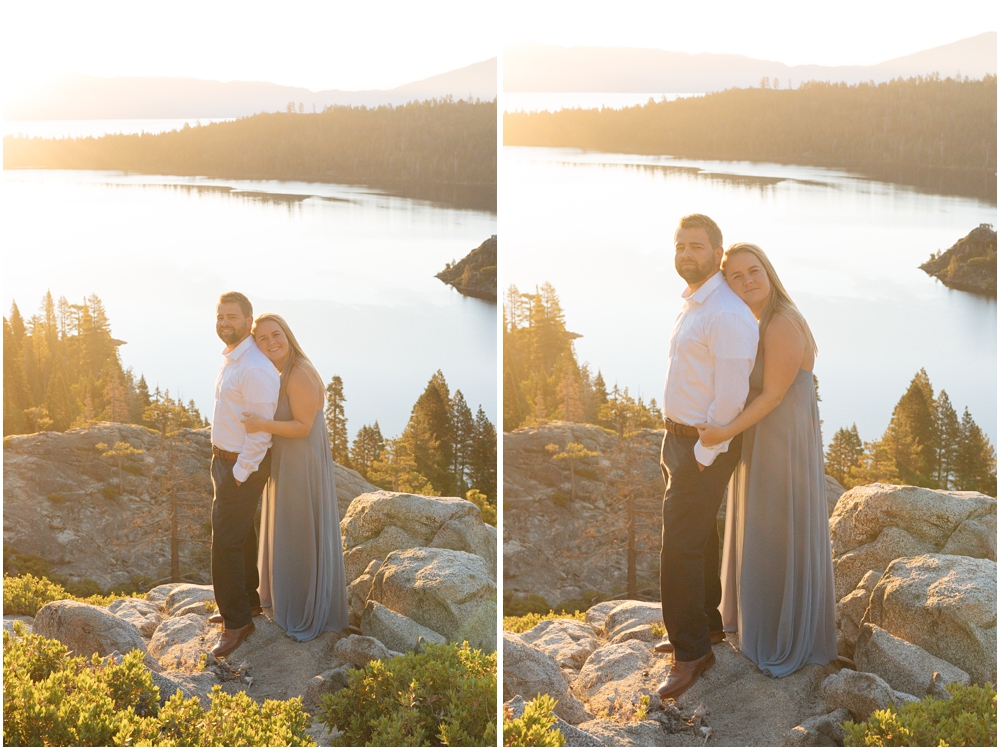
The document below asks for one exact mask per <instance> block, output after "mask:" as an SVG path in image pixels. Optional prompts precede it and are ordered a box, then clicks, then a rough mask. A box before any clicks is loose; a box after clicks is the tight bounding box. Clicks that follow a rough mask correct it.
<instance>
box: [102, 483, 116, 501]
mask: <svg viewBox="0 0 1000 750" xmlns="http://www.w3.org/2000/svg"><path fill="white" fill-rule="evenodd" d="M101 494H102V495H103V496H104V499H105V500H114V499H115V498H116V497H118V490H116V489H115V488H114V487H112V486H111V485H110V484H106V485H104V486H103V487H101Z"/></svg>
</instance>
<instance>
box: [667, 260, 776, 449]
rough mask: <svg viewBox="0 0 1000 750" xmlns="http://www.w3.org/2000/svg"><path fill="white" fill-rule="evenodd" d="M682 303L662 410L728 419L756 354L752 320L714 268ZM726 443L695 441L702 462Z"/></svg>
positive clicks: (742, 397) (739, 404)
mask: <svg viewBox="0 0 1000 750" xmlns="http://www.w3.org/2000/svg"><path fill="white" fill-rule="evenodd" d="M681 298H682V299H683V300H684V307H683V308H682V309H681V312H680V314H679V315H678V316H677V320H676V321H675V322H674V329H673V331H671V332H670V357H669V360H668V364H667V382H666V385H665V386H664V388H663V416H664V417H666V418H667V419H669V420H671V421H672V422H679V423H680V424H686V425H695V424H703V423H709V424H717V425H726V424H729V423H730V422H732V421H733V420H734V419H735V418H736V416H737V415H738V414H739V413H740V412H741V411H743V406H744V404H745V403H746V399H747V393H748V392H749V390H750V371H751V370H752V369H753V363H754V360H755V359H756V357H757V339H758V335H759V334H758V331H757V320H756V318H754V316H753V313H752V312H750V308H749V307H747V306H746V303H744V302H743V300H741V299H740V298H739V297H738V296H736V292H734V291H733V290H732V289H730V288H729V285H728V284H727V283H726V282H725V279H723V278H722V272H721V271H720V272H718V273H716V274H715V275H714V276H712V277H711V278H710V279H708V281H706V282H705V283H704V284H702V285H701V286H700V287H698V289H697V290H695V292H694V293H693V294H691V293H690V292H689V291H688V290H687V288H685V290H684V292H683V293H682V294H681ZM728 449H729V441H728V440H727V441H726V442H724V443H719V444H718V445H713V446H711V447H708V446H705V445H702V443H701V440H699V441H698V442H697V443H696V444H695V446H694V456H695V458H696V459H698V463H700V464H701V465H702V466H711V465H712V462H713V461H715V458H716V456H718V455H719V454H721V453H725V452H726V451H727V450H728Z"/></svg>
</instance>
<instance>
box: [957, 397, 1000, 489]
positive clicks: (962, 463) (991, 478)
mask: <svg viewBox="0 0 1000 750" xmlns="http://www.w3.org/2000/svg"><path fill="white" fill-rule="evenodd" d="M955 485H956V487H957V489H960V490H975V491H977V492H982V493H984V494H986V495H990V496H991V497H996V495H997V454H996V451H995V450H994V449H993V446H992V445H990V441H989V438H987V437H986V434H985V433H984V432H983V431H982V430H981V429H980V427H979V425H977V424H976V423H975V421H973V419H972V415H971V414H969V410H968V409H965V411H964V412H963V413H962V423H961V425H960V437H959V447H958V453H957V455H956V457H955Z"/></svg>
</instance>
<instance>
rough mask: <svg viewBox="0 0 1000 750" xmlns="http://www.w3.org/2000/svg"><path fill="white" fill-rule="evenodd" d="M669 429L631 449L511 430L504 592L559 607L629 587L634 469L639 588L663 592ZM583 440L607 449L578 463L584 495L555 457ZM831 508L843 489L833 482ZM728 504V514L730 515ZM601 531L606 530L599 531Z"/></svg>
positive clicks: (595, 434)
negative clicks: (622, 489) (626, 497)
mask: <svg viewBox="0 0 1000 750" xmlns="http://www.w3.org/2000/svg"><path fill="white" fill-rule="evenodd" d="M662 441H663V430H648V429H647V430H641V431H640V432H639V433H638V434H637V435H636V436H635V438H634V439H633V441H632V444H633V447H632V450H631V453H630V454H629V455H622V453H621V452H620V451H619V450H618V436H617V434H615V433H613V432H610V431H608V430H604V429H602V428H601V427H597V426H595V425H585V424H577V423H573V422H547V423H545V424H543V425H539V426H536V427H527V428H523V429H520V430H515V431H513V432H505V433H504V435H503V460H504V469H503V491H504V494H503V503H504V517H503V540H504V541H503V556H504V557H503V562H504V565H503V590H504V594H505V595H510V594H514V595H516V596H527V595H529V594H538V595H541V596H543V597H545V599H546V600H547V601H548V602H549V604H550V605H552V606H553V607H557V606H558V605H560V604H562V603H563V602H566V601H570V600H574V599H578V598H580V597H581V596H582V595H583V594H585V593H587V592H601V593H603V594H605V595H606V596H614V595H619V594H622V593H624V592H625V591H626V584H627V578H626V552H625V529H624V522H625V509H624V505H623V503H622V502H621V499H620V498H619V497H616V494H615V485H616V483H618V484H620V480H621V477H622V476H623V474H626V473H627V475H628V476H629V477H630V480H629V481H630V483H631V484H632V485H633V486H634V496H635V498H636V501H635V502H636V512H637V519H638V533H637V538H638V545H637V546H638V548H639V549H638V554H637V560H636V567H637V568H638V569H639V571H640V576H639V581H640V586H639V588H646V589H651V590H656V589H657V585H658V584H657V581H656V571H657V570H658V567H659V554H660V514H661V505H662V502H663V477H662V475H661V473H660V444H661V443H662ZM567 443H580V444H581V445H583V447H584V448H586V449H587V450H590V451H595V452H596V453H598V455H597V456H595V457H593V458H587V459H584V460H583V461H580V462H578V463H577V466H576V478H575V485H576V492H575V495H576V497H575V499H574V500H572V501H569V496H570V492H571V484H570V476H569V468H568V466H567V465H566V464H565V463H564V462H557V461H554V460H553V458H552V453H551V452H550V451H548V450H546V446H547V445H550V444H555V445H558V446H559V447H560V448H564V447H565V446H566V445H567ZM827 485H828V492H827V502H828V505H829V509H830V511H831V512H832V510H833V506H834V505H835V504H836V502H837V499H838V498H839V497H840V496H841V495H842V494H843V492H844V488H843V487H841V486H840V485H839V484H837V482H836V480H834V479H833V478H832V477H828V478H827ZM725 508H726V504H725V501H723V503H722V505H721V507H720V509H719V514H720V518H722V517H724V516H725ZM595 530H599V531H600V534H594V531H595Z"/></svg>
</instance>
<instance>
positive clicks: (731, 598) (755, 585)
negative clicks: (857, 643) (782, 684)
mask: <svg viewBox="0 0 1000 750" xmlns="http://www.w3.org/2000/svg"><path fill="white" fill-rule="evenodd" d="M758 359H760V358H758ZM761 369H762V368H761ZM755 370H757V368H755ZM755 376H756V377H755ZM755 380H756V381H758V382H757V383H755ZM759 380H760V373H758V372H755V373H754V375H752V376H751V388H752V390H751V397H753V395H754V390H753V387H754V386H755V385H756V386H757V388H759V387H760V384H759ZM756 392H757V393H759V390H757V391H756ZM719 609H720V611H721V613H722V620H723V627H724V628H725V630H726V631H728V632H733V631H739V642H740V648H741V650H742V651H743V653H744V654H745V655H746V656H747V657H748V658H749V659H751V660H752V661H753V662H754V663H755V664H756V665H757V666H758V667H760V669H761V670H762V671H763V672H765V673H766V674H768V675H770V676H772V677H783V676H785V675H788V674H791V673H792V672H794V671H796V670H797V669H799V668H801V667H802V666H804V665H806V664H827V663H829V662H830V661H833V660H834V659H836V658H837V635H836V622H835V619H836V614H835V598H834V587H833V558H832V554H831V551H830V530H829V524H828V517H827V504H826V476H825V471H824V468H823V445H822V438H821V437H820V425H819V410H818V408H817V404H816V392H815V388H814V385H813V377H812V373H811V372H808V371H806V370H799V373H798V375H797V376H796V378H795V381H794V382H793V383H792V385H791V387H790V388H789V389H788V392H787V393H786V394H785V397H784V399H783V400H782V402H781V403H780V404H779V405H778V406H777V407H776V408H775V409H774V410H773V411H772V412H771V413H770V414H768V415H767V416H766V417H764V418H763V419H762V420H760V422H758V423H757V424H756V425H754V426H753V427H751V428H750V429H749V430H747V431H746V432H745V433H743V453H742V458H741V459H740V463H739V464H738V465H737V467H736V471H735V472H734V473H733V478H732V480H730V484H729V494H728V500H727V506H726V536H725V542H724V544H723V558H722V605H721V606H720V607H719Z"/></svg>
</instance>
